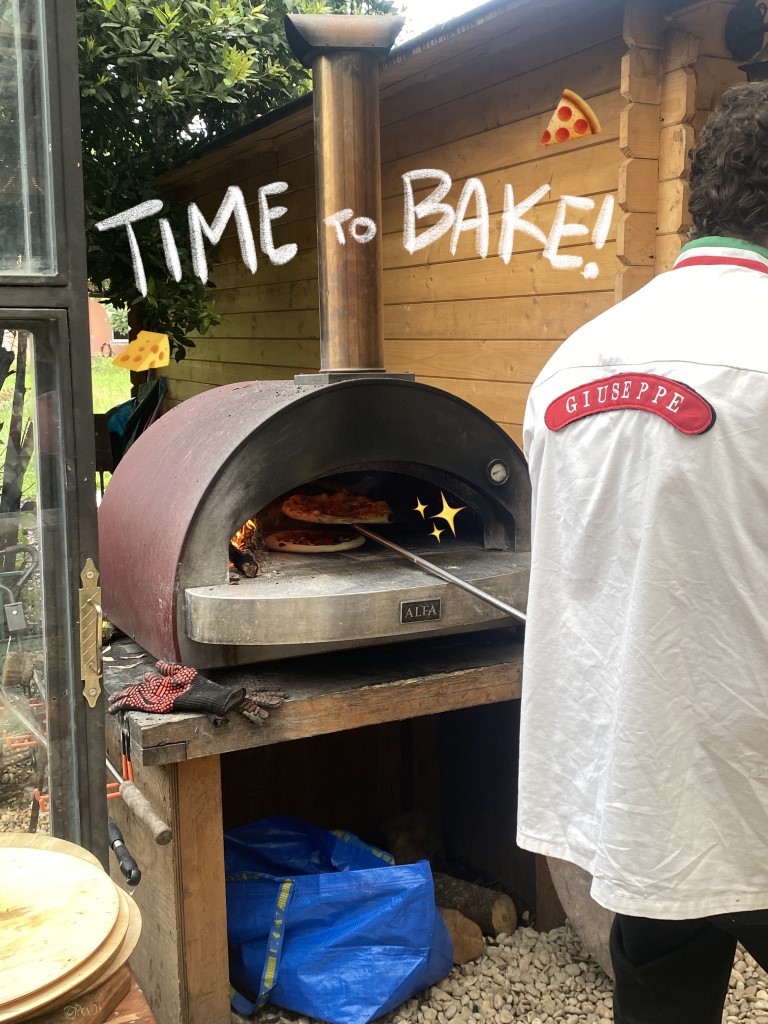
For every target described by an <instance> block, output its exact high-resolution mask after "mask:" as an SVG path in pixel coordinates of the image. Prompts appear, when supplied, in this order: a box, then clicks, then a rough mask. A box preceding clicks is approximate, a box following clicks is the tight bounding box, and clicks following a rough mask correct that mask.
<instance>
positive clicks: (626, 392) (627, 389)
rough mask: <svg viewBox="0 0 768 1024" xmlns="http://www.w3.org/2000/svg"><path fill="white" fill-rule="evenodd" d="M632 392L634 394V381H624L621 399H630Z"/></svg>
mask: <svg viewBox="0 0 768 1024" xmlns="http://www.w3.org/2000/svg"><path fill="white" fill-rule="evenodd" d="M631 392H632V381H631V379H629V378H627V380H625V381H624V387H623V388H622V389H621V397H622V398H629V396H630V394H631Z"/></svg>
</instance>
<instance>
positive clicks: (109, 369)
mask: <svg viewBox="0 0 768 1024" xmlns="http://www.w3.org/2000/svg"><path fill="white" fill-rule="evenodd" d="M12 371H13V368H12ZM15 380H16V377H15V374H14V373H13V372H11V374H10V375H9V376H8V377H7V378H6V380H5V383H4V384H3V388H2V390H1V391H0V482H1V481H2V474H3V466H4V464H5V448H6V444H7V440H8V428H9V426H10V421H11V407H12V404H13V386H14V382H15ZM91 381H92V390H93V411H94V412H108V411H109V410H110V409H111V408H112V407H113V406H115V405H119V404H120V403H121V402H125V401H127V400H128V399H129V398H130V397H131V379H130V372H129V371H128V370H126V369H125V368H124V367H122V366H114V365H113V364H112V360H111V359H110V358H104V357H103V356H96V357H95V358H94V359H93V361H92V363H91ZM76 398H77V396H75V399H76ZM31 412H32V378H31V374H30V372H29V369H28V375H27V393H26V395H25V396H24V422H27V421H28V420H29V417H30V414H31ZM36 492H37V476H36V466H35V458H34V455H33V457H32V459H31V460H30V463H29V466H28V467H27V471H26V473H25V474H24V486H23V496H24V498H34V497H35V496H36Z"/></svg>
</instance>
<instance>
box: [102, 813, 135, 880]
mask: <svg viewBox="0 0 768 1024" xmlns="http://www.w3.org/2000/svg"><path fill="white" fill-rule="evenodd" d="M107 835H108V836H109V845H110V847H111V849H112V850H113V851H114V854H115V856H116V857H117V863H118V864H119V865H120V870H121V871H122V873H123V875H124V876H125V880H126V882H127V883H128V885H130V886H133V887H134V888H135V887H136V886H137V885H138V884H139V882H140V881H141V871H139V865H138V864H137V863H136V861H135V860H134V859H133V856H132V854H131V852H130V850H129V849H128V847H127V846H126V845H125V843H124V842H123V833H122V832H121V831H120V829H119V828H118V826H117V825H116V824H115V822H114V821H113V820H112V819H111V818H108V819H107Z"/></svg>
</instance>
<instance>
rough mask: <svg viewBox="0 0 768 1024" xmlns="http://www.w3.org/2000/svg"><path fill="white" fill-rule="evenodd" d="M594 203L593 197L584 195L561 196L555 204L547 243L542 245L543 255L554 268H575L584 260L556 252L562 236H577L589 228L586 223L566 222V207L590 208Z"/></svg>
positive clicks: (584, 233) (586, 232) (576, 208)
mask: <svg viewBox="0 0 768 1024" xmlns="http://www.w3.org/2000/svg"><path fill="white" fill-rule="evenodd" d="M594 205H595V201H594V199H590V198H588V197H586V196H561V197H560V202H559V203H558V204H557V210H556V211H555V218H554V220H553V221H552V227H551V229H550V232H549V235H548V237H547V244H546V245H545V246H544V255H545V257H546V258H547V259H548V260H549V262H550V263H551V264H552V266H553V267H554V268H555V270H576V269H578V268H579V267H580V266H581V265H582V263H583V262H584V260H583V259H582V258H581V256H561V255H560V254H559V253H558V251H557V250H558V248H559V246H560V243H561V242H562V240H563V239H564V238H578V237H580V236H581V235H588V234H589V228H588V227H587V225H586V224H566V221H565V218H566V216H567V214H568V207H569V206H570V207H573V209H574V210H591V209H592V208H593V207H594Z"/></svg>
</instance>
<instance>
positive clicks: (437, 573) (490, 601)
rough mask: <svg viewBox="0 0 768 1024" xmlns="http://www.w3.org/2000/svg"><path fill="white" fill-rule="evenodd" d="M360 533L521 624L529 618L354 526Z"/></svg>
mask: <svg viewBox="0 0 768 1024" xmlns="http://www.w3.org/2000/svg"><path fill="white" fill-rule="evenodd" d="M352 525H354V528H355V529H356V530H357V532H358V533H362V535H363V536H364V537H367V538H368V539H369V540H375V541H376V543H377V544H381V545H382V546H383V547H385V548H389V549H390V551H395V552H397V554H398V555H402V556H403V558H407V559H408V561H409V562H413V564H414V565H418V567H419V568H420V569H424V571H425V572H429V573H432V575H433V576H439V578H440V579H441V580H445V582H446V583H453V584H454V585H455V586H457V587H460V588H461V589H462V590H466V592H467V593H468V594H472V595H473V597H477V598H479V599H480V600H481V601H485V603H486V604H490V605H492V606H493V607H494V608H497V609H498V610H499V611H501V612H504V614H505V615H511V616H513V618H515V619H519V620H520V621H521V622H525V621H526V619H527V616H526V614H525V612H521V611H518V609H517V608H513V607H512V605H511V604H507V602H506V601H502V600H501V599H500V598H498V597H494V596H493V594H487V593H486V592H485V591H484V590H481V589H480V588H479V587H476V586H475V585H474V584H473V583H467V581H466V580H462V579H460V578H459V577H458V576H454V575H453V573H450V572H448V571H447V570H446V569H441V568H440V566H439V565H435V564H434V563H433V562H429V561H427V559H426V558H422V557H421V555H415V554H414V553H413V552H412V551H408V550H407V549H406V548H401V547H400V545H399V544H395V542H394V541H391V540H386V538H384V537H381V536H379V534H378V533H374V532H373V531H372V530H369V529H367V527H365V526H360V525H359V524H358V523H354V524H352Z"/></svg>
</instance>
